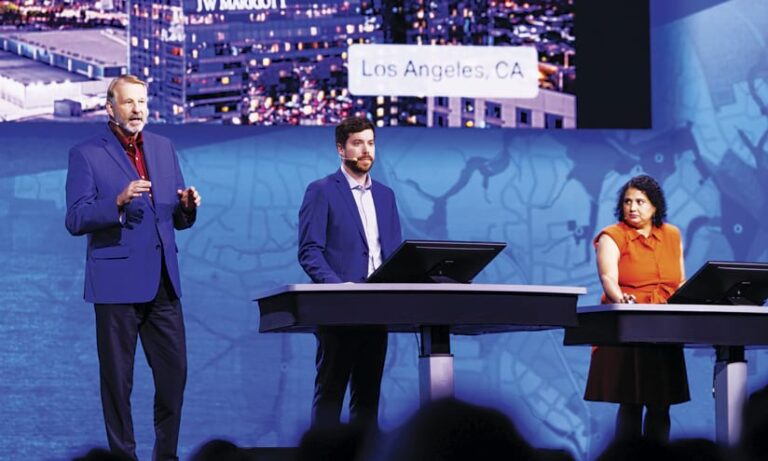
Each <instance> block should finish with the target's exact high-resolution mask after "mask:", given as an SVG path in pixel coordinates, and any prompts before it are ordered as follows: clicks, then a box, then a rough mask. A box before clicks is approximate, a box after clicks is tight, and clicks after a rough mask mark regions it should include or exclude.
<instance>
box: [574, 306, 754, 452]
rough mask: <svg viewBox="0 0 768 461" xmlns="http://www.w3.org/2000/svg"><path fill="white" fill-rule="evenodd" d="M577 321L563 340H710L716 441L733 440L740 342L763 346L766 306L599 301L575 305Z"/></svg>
mask: <svg viewBox="0 0 768 461" xmlns="http://www.w3.org/2000/svg"><path fill="white" fill-rule="evenodd" d="M577 312H578V325H579V326H578V327H568V328H566V330H565V339H564V341H563V342H564V344H565V345H595V346H617V345H628V344H635V345H636V344H680V345H683V346H685V347H702V346H713V347H715V350H716V353H717V361H716V363H715V370H714V376H715V383H714V385H715V430H716V438H717V441H718V442H723V443H730V444H733V443H736V442H737V441H738V438H739V435H740V430H741V409H742V406H743V404H744V401H745V400H746V397H747V363H746V360H745V359H744V348H745V347H766V346H768V309H766V308H765V307H762V306H730V305H728V306H726V305H711V304H706V305H705V304H700V305H699V304H602V305H598V306H584V307H580V308H578V309H577Z"/></svg>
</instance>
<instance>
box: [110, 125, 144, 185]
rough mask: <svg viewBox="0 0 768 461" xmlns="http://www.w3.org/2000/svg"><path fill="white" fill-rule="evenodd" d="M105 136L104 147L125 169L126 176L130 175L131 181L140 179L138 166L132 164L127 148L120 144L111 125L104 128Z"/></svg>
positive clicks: (122, 168)
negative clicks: (110, 127) (137, 170)
mask: <svg viewBox="0 0 768 461" xmlns="http://www.w3.org/2000/svg"><path fill="white" fill-rule="evenodd" d="M103 138H104V142H105V144H104V149H105V150H106V151H107V153H108V154H109V156H110V157H111V158H112V160H114V161H115V163H117V165H118V166H119V167H120V169H121V170H123V172H124V173H125V174H126V176H128V178H129V179H130V180H131V181H135V180H137V179H139V174H138V173H136V168H134V167H133V165H131V162H130V161H129V160H128V155H127V154H126V153H125V150H123V146H121V145H120V142H119V141H118V140H117V138H116V137H115V134H114V133H112V131H111V130H110V129H109V127H106V128H104V136H103Z"/></svg>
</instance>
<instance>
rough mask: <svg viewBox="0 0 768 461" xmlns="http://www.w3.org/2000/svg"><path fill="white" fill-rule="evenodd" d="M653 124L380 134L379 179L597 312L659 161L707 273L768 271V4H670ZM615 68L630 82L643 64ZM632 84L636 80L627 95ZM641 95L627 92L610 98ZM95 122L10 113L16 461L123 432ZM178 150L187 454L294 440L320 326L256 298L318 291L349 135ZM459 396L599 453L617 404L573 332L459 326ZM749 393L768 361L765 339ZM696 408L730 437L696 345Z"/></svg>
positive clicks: (142, 448)
mask: <svg viewBox="0 0 768 461" xmlns="http://www.w3.org/2000/svg"><path fill="white" fill-rule="evenodd" d="M651 7H652V23H653V29H652V50H651V51H652V82H653V88H652V92H653V108H654V113H653V120H654V129H652V130H647V131H626V130H617V131H586V130H584V131H581V130H572V131H567V132H561V131H535V130H533V131H525V130H514V131H513V130H503V131H501V130H499V131H492V130H461V129H457V130H434V129H433V130H430V129H398V128H386V129H381V130H380V131H379V132H378V135H377V145H378V149H377V151H378V158H377V164H376V167H375V168H374V170H375V175H374V176H375V177H376V179H378V180H380V181H382V182H384V183H386V184H388V185H389V186H390V187H392V188H393V189H394V190H395V192H396V194H397V197H398V201H399V206H400V211H401V219H402V222H403V226H404V233H405V235H406V237H410V238H430V239H472V240H503V241H506V242H508V244H509V246H508V248H507V249H506V251H505V252H504V253H503V255H501V256H500V257H499V258H497V260H496V261H495V262H494V263H493V264H492V266H491V267H489V268H488V269H487V270H486V271H485V272H484V273H483V274H482V276H481V277H480V278H479V279H478V280H477V282H480V283H533V284H554V285H576V286H585V287H587V288H588V290H589V294H588V295H587V296H585V297H583V298H582V299H581V301H580V303H581V304H594V303H596V302H598V297H599V294H600V286H599V284H598V280H597V275H596V270H595V261H594V251H593V249H592V247H591V239H592V237H593V236H594V235H595V233H596V231H597V230H598V229H599V228H601V227H602V226H605V225H607V224H610V223H612V222H613V220H614V218H613V217H612V208H613V206H614V204H615V198H616V191H617V189H618V188H619V187H620V185H621V184H622V183H623V182H624V181H626V180H627V179H628V178H629V177H631V176H633V175H635V174H638V173H640V172H647V173H649V174H651V175H653V176H655V177H656V178H657V179H658V180H660V181H661V182H662V184H663V186H664V189H665V191H666V194H667V198H668V201H669V206H670V213H669V221H670V222H672V223H674V224H676V225H678V226H679V227H680V228H681V229H682V230H683V236H684V243H685V247H686V248H685V259H686V266H687V272H688V274H691V273H692V272H693V271H695V270H696V268H698V267H699V266H700V265H701V264H702V263H703V262H705V261H706V260H708V259H720V260H749V261H768V245H767V244H768V218H766V215H768V150H767V149H768V147H767V146H766V144H767V142H768V109H767V106H766V105H767V104H768V47H767V46H766V40H768V37H767V36H766V31H767V30H768V3H766V2H765V1H762V0H731V1H707V2H697V1H693V0H690V1H683V0H680V1H675V2H665V1H662V0H654V1H652V2H651ZM606 72H613V73H615V74H616V78H621V74H622V73H623V72H632V57H631V56H609V57H606ZM627 91H632V89H631V88H627ZM606 97H609V98H621V97H622V95H621V94H607V95H606ZM95 129H96V127H94V126H93V125H87V124H43V123H40V124H1V125H0V140H1V141H2V142H1V144H0V165H2V167H0V219H1V220H2V226H0V267H2V268H3V272H2V276H0V306H1V307H0V312H2V317H1V318H2V320H1V321H0V376H2V377H1V378H0V457H2V458H4V459H51V460H53V459H68V458H70V457H71V456H73V455H75V454H78V453H82V452H84V451H85V450H86V449H87V448H89V447H91V446H94V445H104V444H105V443H106V441H105V437H104V430H103V425H102V419H101V409H100V403H99V397H98V370H97V360H96V351H95V336H94V325H93V308H92V307H91V306H90V305H88V304H86V303H84V302H83V301H82V282H83V280H82V279H83V268H84V253H85V251H84V250H85V240H84V239H82V238H80V239H77V238H73V237H70V236H69V235H68V234H67V232H66V231H65V229H64V224H63V223H64V211H65V209H64V207H65V204H64V181H65V176H66V166H67V165H66V163H67V151H68V148H69V147H70V146H71V145H73V144H75V143H76V142H78V141H80V140H82V139H84V138H86V137H88V136H89V135H90V134H92V133H93V132H94V131H95ZM149 129H150V130H153V131H155V132H158V133H160V134H164V135H166V136H169V137H171V138H172V139H173V140H174V142H175V144H176V146H177V147H178V149H179V155H180V159H181V163H182V169H183V171H184V173H185V175H186V179H187V182H188V184H192V185H195V186H197V187H198V189H199V190H200V191H201V193H202V195H203V208H202V209H201V210H200V215H199V220H198V223H197V224H196V226H195V227H194V228H193V229H191V230H189V231H185V232H181V233H179V235H178V237H179V247H180V250H181V251H180V254H179V255H180V263H181V267H182V276H183V282H182V283H183V284H184V290H185V296H184V298H183V301H184V309H185V311H186V312H185V315H186V324H187V330H188V348H189V362H190V372H189V384H188V388H187V393H186V401H185V407H184V418H183V423H182V434H181V453H182V455H183V456H184V457H186V456H188V455H189V454H190V453H191V452H192V451H193V450H194V448H195V447H197V446H198V445H200V444H201V443H203V442H204V441H206V440H208V439H209V438H211V437H216V436H221V437H226V438H229V439H231V440H233V441H235V442H236V443H238V444H241V445H244V446H290V445H295V444H296V442H297V441H298V439H299V437H300V435H301V434H302V433H303V431H304V430H305V429H306V428H307V426H308V423H309V409H310V402H311V394H312V382H313V379H314V368H313V357H314V350H315V348H314V338H313V337H312V336H311V335H277V334H259V333H258V309H257V307H256V305H255V304H254V303H252V302H251V299H252V297H253V295H254V294H255V293H257V292H259V291H261V290H265V289H268V288H272V287H274V286H276V285H281V284H286V283H296V282H304V281H306V280H307V279H306V276H304V274H303V273H302V272H301V269H300V268H299V266H298V264H297V262H296V225H297V211H298V207H299V204H300V202H301V199H302V195H303V191H304V188H305V186H306V185H307V184H308V183H309V182H310V181H312V180H314V179H316V178H318V177H321V176H324V175H326V174H328V173H330V172H332V171H333V170H334V169H335V168H337V167H338V160H337V157H336V155H335V150H334V147H333V133H332V129H331V128H271V129H265V128H245V127H222V126H151V127H150V128H149ZM454 354H455V357H456V360H455V368H456V386H457V395H458V396H459V397H461V398H464V399H466V400H470V401H473V402H478V403H482V404H489V405H493V406H495V407H498V408H500V409H502V410H503V411H505V412H507V413H508V414H510V415H511V416H512V417H513V418H514V419H515V421H516V422H517V423H518V424H519V425H520V427H521V430H522V431H523V433H524V434H526V435H527V436H528V437H529V439H530V440H531V441H532V442H534V444H536V445H538V446H542V447H561V448H566V449H568V450H570V451H571V452H572V453H574V455H576V456H577V457H578V458H579V459H582V460H588V459H593V458H594V457H595V456H596V455H597V454H598V453H599V452H600V451H601V450H602V449H603V447H604V446H605V444H606V443H607V441H608V439H609V437H610V436H611V435H612V426H613V421H614V411H615V407H614V406H613V405H610V404H600V403H587V402H584V401H583V400H582V397H581V396H582V393H583V389H584V383H585V375H586V371H587V367H588V361H589V349H588V348H586V347H569V348H566V347H563V346H562V332H560V331H547V332H535V333H516V334H500V335H488V336H481V337H460V338H458V339H456V340H455V342H454ZM747 358H748V360H749V381H750V389H751V390H754V389H755V388H757V387H758V386H763V385H765V384H766V383H768V366H767V364H766V359H767V358H768V356H767V355H766V354H765V353H764V352H759V351H748V353H747ZM686 359H687V363H688V375H689V379H690V381H691V394H692V401H691V402H689V403H685V404H682V405H678V406H675V407H674V409H673V422H672V432H673V437H708V438H713V437H714V421H713V417H714V405H713V399H712V395H711V383H712V366H713V354H712V352H711V351H710V350H709V349H693V350H687V351H686ZM416 362H417V345H416V339H415V337H414V336H413V335H407V334H400V335H393V336H392V337H391V341H390V348H389V353H388V357H387V363H386V371H385V378H384V382H383V401H382V404H381V420H382V424H383V426H384V428H385V429H390V428H393V427H395V426H396V425H397V424H399V423H400V422H402V421H403V420H404V419H405V418H406V417H407V416H408V415H409V414H411V413H412V412H413V411H414V410H415V409H416V408H417V405H418V386H417V373H416V370H417V363H416ZM134 389H135V392H134V399H133V403H134V421H135V426H136V433H137V439H138V444H139V455H140V456H141V457H142V458H143V459H144V458H148V457H149V454H150V451H151V443H152V439H153V436H152V413H151V411H152V392H153V389H152V384H151V378H150V374H149V370H148V369H147V366H146V364H145V362H144V360H143V357H142V354H141V353H139V355H138V357H137V371H136V376H135V387H134Z"/></svg>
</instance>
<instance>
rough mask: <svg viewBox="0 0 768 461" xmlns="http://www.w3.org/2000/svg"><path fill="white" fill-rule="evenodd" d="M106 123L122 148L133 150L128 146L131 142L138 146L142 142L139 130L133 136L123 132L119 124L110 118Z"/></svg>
mask: <svg viewBox="0 0 768 461" xmlns="http://www.w3.org/2000/svg"><path fill="white" fill-rule="evenodd" d="M108 125H109V129H110V130H112V133H114V135H115V137H116V138H117V140H118V142H120V145H121V146H123V149H124V150H133V147H130V146H131V144H136V145H139V146H141V145H143V144H144V137H143V136H142V135H141V131H139V132H138V133H136V134H135V135H133V136H128V135H126V134H125V132H123V129H122V128H120V125H118V124H117V123H115V122H114V121H112V120H110V121H109V122H108Z"/></svg>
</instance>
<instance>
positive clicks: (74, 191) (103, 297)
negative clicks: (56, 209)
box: [66, 127, 195, 304]
mask: <svg viewBox="0 0 768 461" xmlns="http://www.w3.org/2000/svg"><path fill="white" fill-rule="evenodd" d="M143 137H144V158H145V160H146V164H147V170H148V172H149V179H150V181H152V196H153V199H154V203H153V200H152V199H150V198H149V197H148V194H142V196H141V197H138V198H135V199H133V200H132V201H131V202H130V203H129V204H128V205H126V206H125V207H124V210H125V222H124V224H121V223H120V220H119V216H118V215H119V213H118V209H117V205H116V203H115V200H116V199H117V196H118V195H119V194H120V192H121V191H122V190H123V189H124V188H125V186H127V185H128V183H129V182H131V181H133V180H137V179H139V176H138V173H137V172H136V169H135V168H134V166H133V165H132V164H131V162H130V160H129V159H128V156H127V155H126V153H125V151H124V150H123V147H122V146H121V145H120V143H119V142H118V140H117V138H115V135H114V134H113V133H112V132H111V131H110V129H109V128H108V127H105V128H104V130H103V131H102V133H101V134H100V135H99V136H97V137H95V138H92V139H89V140H88V141H85V142H83V143H81V144H78V145H76V146H75V147H73V148H72V149H71V150H70V151H69V169H68V171H67V185H66V189H67V216H66V226H67V230H69V232H70V233H71V234H72V235H83V234H85V235H87V236H88V248H87V251H86V264H85V300H86V301H89V302H92V303H98V304H102V303H103V304H132V303H141V302H148V301H151V300H152V299H154V297H155V295H156V294H157V289H158V287H159V284H160V270H161V261H162V260H161V258H164V259H165V265H166V268H167V270H168V275H169V277H170V279H171V282H172V283H173V288H174V290H175V291H176V295H177V296H179V297H181V284H180V281H179V268H178V262H177V259H176V253H177V251H178V249H177V248H176V240H175V236H174V230H173V229H174V228H176V229H185V228H187V227H190V226H191V225H192V224H193V223H194V220H195V214H194V213H192V214H187V213H184V212H183V211H182V209H181V205H180V203H179V198H178V195H177V194H176V190H177V189H184V188H185V187H184V178H183V177H182V175H181V170H180V169H179V161H178V158H177V157H176V151H175V150H174V148H173V146H172V145H171V142H170V140H168V139H167V138H164V137H161V136H157V135H155V134H152V133H148V132H146V131H144V132H143Z"/></svg>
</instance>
